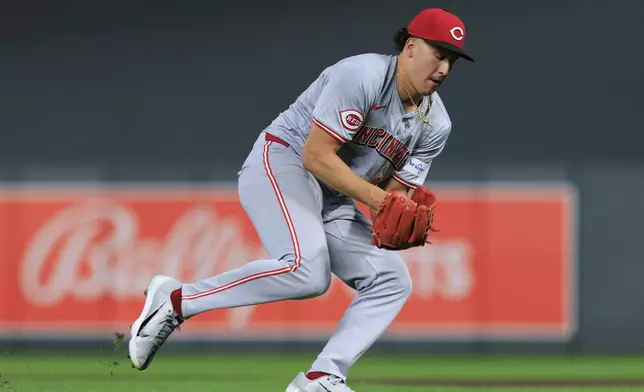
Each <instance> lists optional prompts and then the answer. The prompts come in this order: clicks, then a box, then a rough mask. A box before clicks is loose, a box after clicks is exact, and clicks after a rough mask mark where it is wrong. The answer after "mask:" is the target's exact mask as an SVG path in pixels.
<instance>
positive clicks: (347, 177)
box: [303, 152, 387, 209]
mask: <svg viewBox="0 0 644 392" xmlns="http://www.w3.org/2000/svg"><path fill="white" fill-rule="evenodd" d="M303 158H304V159H303V163H304V167H305V168H306V170H308V171H310V172H311V173H312V174H313V175H314V176H315V177H316V178H318V179H319V180H320V181H322V182H324V183H325V184H327V185H328V186H330V187H331V188H333V189H335V190H337V191H338V192H341V193H343V194H345V195H347V196H348V197H350V198H352V199H354V200H357V201H359V202H361V203H364V204H366V205H367V206H369V207H370V208H372V209H374V208H375V209H377V208H378V207H379V206H380V203H382V201H383V200H384V199H385V196H387V192H386V191H384V190H382V189H380V188H378V187H377V186H374V185H372V184H370V183H369V182H367V181H365V180H364V179H362V178H361V177H359V176H357V175H356V174H354V173H353V172H352V171H351V169H350V168H349V167H348V166H347V165H346V164H345V163H344V162H343V161H342V159H340V157H339V156H338V155H337V154H336V153H335V152H329V153H321V154H320V153H317V154H316V153H309V154H305V155H304V157H303Z"/></svg>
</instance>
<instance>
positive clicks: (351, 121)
mask: <svg viewBox="0 0 644 392" xmlns="http://www.w3.org/2000/svg"><path fill="white" fill-rule="evenodd" d="M340 122H341V123H342V126H343V127H344V128H346V129H347V130H349V131H357V130H358V129H360V127H361V126H362V123H364V115H363V114H362V113H360V112H359V111H357V110H354V109H349V110H343V111H341V112H340Z"/></svg>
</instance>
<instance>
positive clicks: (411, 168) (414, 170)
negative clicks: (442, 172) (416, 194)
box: [405, 158, 429, 177]
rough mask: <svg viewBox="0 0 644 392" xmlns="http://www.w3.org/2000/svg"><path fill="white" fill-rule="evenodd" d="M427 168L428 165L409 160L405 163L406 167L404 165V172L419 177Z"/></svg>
mask: <svg viewBox="0 0 644 392" xmlns="http://www.w3.org/2000/svg"><path fill="white" fill-rule="evenodd" d="M428 167H429V165H427V164H426V163H424V162H423V161H421V160H419V159H416V158H411V159H410V160H408V161H407V165H405V171H406V172H407V173H410V174H412V175H414V176H417V177H420V176H421V175H422V174H423V173H424V172H425V171H426V170H427V168H428Z"/></svg>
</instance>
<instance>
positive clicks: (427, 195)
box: [371, 187, 436, 250]
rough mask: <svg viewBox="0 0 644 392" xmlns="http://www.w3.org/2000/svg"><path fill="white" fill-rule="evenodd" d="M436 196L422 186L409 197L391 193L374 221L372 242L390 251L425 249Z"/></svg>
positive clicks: (432, 229)
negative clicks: (414, 248)
mask: <svg viewBox="0 0 644 392" xmlns="http://www.w3.org/2000/svg"><path fill="white" fill-rule="evenodd" d="M435 206H436V197H435V196H434V194H433V193H432V192H431V191H430V190H429V189H427V188H424V187H418V188H416V189H415V190H414V192H413V193H412V197H411V198H408V197H405V196H402V195H398V194H394V193H390V194H389V195H387V197H386V198H385V200H384V201H383V202H382V204H381V205H380V208H379V209H378V212H377V213H376V216H375V217H374V219H373V237H372V240H371V243H372V244H373V245H376V246H377V247H379V248H383V249H389V250H401V249H408V248H411V247H414V246H423V245H425V243H426V242H427V235H428V234H429V232H430V231H436V230H435V229H434V228H433V227H432V222H433V219H434V208H435Z"/></svg>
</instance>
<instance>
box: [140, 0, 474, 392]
mask: <svg viewBox="0 0 644 392" xmlns="http://www.w3.org/2000/svg"><path fill="white" fill-rule="evenodd" d="M464 41H465V27H464V25H463V23H462V21H461V20H460V19H459V18H458V17H457V16H455V15H453V14H451V13H448V12H446V11H444V10H442V9H425V10H423V11H421V12H420V13H418V14H417V15H416V16H415V17H414V18H413V20H412V21H411V22H410V24H409V25H408V27H406V28H402V29H400V30H399V31H398V33H397V34H396V36H395V44H396V48H397V50H398V52H399V53H398V54H397V55H383V54H374V53H369V54H360V55H356V56H352V57H348V58H344V59H342V60H340V61H338V62H337V63H335V64H333V65H331V66H329V67H327V68H326V69H324V70H323V71H322V72H321V74H320V75H319V77H318V78H317V79H316V80H315V81H314V82H313V83H312V84H311V85H310V86H309V87H308V88H307V89H306V90H305V91H304V92H303V93H302V94H301V95H300V96H299V97H298V98H297V99H296V100H295V102H294V103H293V104H292V105H290V106H289V108H288V109H287V110H285V111H284V112H282V113H281V114H279V116H277V118H276V119H275V120H274V121H273V122H272V123H271V124H270V125H269V126H268V127H267V128H266V129H265V130H263V131H262V132H261V133H260V135H259V137H258V139H257V140H256V142H255V144H254V146H253V147H252V150H251V151H250V153H249V155H248V157H247V158H246V160H245V162H244V163H243V166H242V168H241V171H240V172H239V182H238V191H239V198H240V202H241V204H242V206H243V208H244V210H245V211H246V213H247V214H248V216H249V218H250V220H251V221H252V223H253V225H254V227H255V228H256V230H257V233H258V235H259V237H260V239H261V241H262V245H263V247H264V248H265V250H266V252H267V253H268V255H269V258H267V259H266V260H255V261H251V262H249V263H248V264H245V265H244V266H242V267H240V268H238V269H234V270H231V271H228V272H224V273H222V274H220V275H217V276H213V277H210V278H207V279H203V280H200V281H197V282H192V283H188V282H180V281H178V280H176V279H174V278H172V277H168V276H161V275H159V276H156V277H154V278H153V279H152V281H151V282H150V285H149V286H148V288H147V291H146V299H145V305H144V307H143V311H142V312H141V315H140V317H139V318H138V319H137V320H136V321H135V322H134V323H133V324H132V326H131V330H130V333H131V339H130V341H129V354H130V358H131V361H132V363H133V365H134V367H136V368H138V369H140V370H143V369H146V368H147V367H148V366H149V365H150V362H151V361H152V358H153V357H154V355H155V354H156V352H157V351H158V350H159V348H160V347H161V346H162V345H163V343H164V342H165V341H166V339H167V338H168V336H169V335H170V334H171V333H172V332H173V331H174V330H175V329H176V327H177V326H179V325H180V324H181V323H183V322H184V320H188V319H189V318H191V317H193V316H195V315H197V314H200V313H203V312H207V311H211V310H216V309H226V308H233V307H239V306H249V305H257V304H263V303H269V302H274V301H282V300H293V299H306V298H313V297H317V296H320V295H322V294H324V293H325V292H326V290H327V289H328V288H329V285H330V282H331V274H332V273H333V274H334V275H336V276H337V277H338V278H340V279H341V280H342V281H343V282H344V283H345V284H347V285H349V286H350V287H352V288H354V289H355V291H356V295H355V298H354V299H353V301H352V303H351V305H350V306H349V308H348V309H347V310H346V313H345V314H344V315H343V317H342V319H341V320H340V321H339V325H338V326H337V329H336V330H335V332H334V333H333V335H332V336H331V338H330V339H329V341H328V343H327V344H326V346H325V347H324V349H323V350H322V352H321V353H319V356H318V357H317V359H316V360H315V361H314V362H313V364H312V365H311V366H310V368H309V369H308V371H306V372H302V373H299V374H298V375H297V376H296V377H295V378H294V379H293V380H292V382H291V383H290V384H289V385H288V386H287V388H286V391H287V392H348V391H352V390H351V389H350V388H349V387H348V386H347V384H346V379H347V374H348V372H349V369H350V368H351V366H352V365H353V364H354V363H355V362H356V361H357V360H358V359H359V358H360V357H361V356H362V355H363V354H364V353H365V352H366V351H367V350H368V349H369V347H371V346H372V344H373V343H374V342H375V341H376V340H377V339H378V338H379V337H380V336H381V335H382V334H383V333H384V332H385V330H386V329H387V328H388V326H389V325H390V324H391V322H392V321H393V320H394V318H395V317H396V316H397V314H398V313H399V311H400V310H401V308H402V307H403V305H404V303H405V301H406V299H407V297H408V296H409V295H410V293H411V278H410V275H409V272H408V270H407V267H406V265H405V263H404V262H403V260H402V259H401V257H400V256H399V254H398V253H397V252H396V250H399V249H407V248H410V247H413V246H422V245H424V244H425V243H426V242H427V241H428V234H430V233H431V231H432V230H434V228H433V226H432V221H433V216H434V215H433V214H434V207H435V205H436V198H435V197H434V194H433V193H432V192H431V191H430V190H429V189H428V188H426V187H424V186H423V184H424V182H425V178H426V176H427V173H428V171H429V168H430V165H431V164H432V161H433V160H434V159H435V158H436V157H437V156H438V155H439V154H440V153H441V151H442V150H443V148H444V147H445V143H446V140H447V138H448V136H449V134H450V131H451V122H450V119H449V116H448V114H447V111H446V109H445V106H444V104H443V102H442V101H441V99H440V97H439V96H438V94H437V93H436V90H437V89H438V87H439V86H440V85H441V84H442V83H443V81H444V80H445V78H446V77H447V76H448V75H449V73H450V71H451V69H452V67H453V65H454V62H455V61H456V60H457V59H458V58H460V57H462V58H465V59H467V60H470V61H473V59H472V58H471V57H469V56H468V55H467V54H466V53H465V52H464V51H463V44H464ZM356 201H358V202H361V203H364V204H366V205H367V206H369V207H370V209H371V218H372V219H371V220H370V219H368V218H367V217H366V216H365V215H363V214H362V213H361V211H360V210H359V209H358V207H357V205H356V203H355V202H356ZM319 311H320V312H323V311H324V310H323V309H320V310H319ZM286 328H288V327H286ZM287 332H288V331H287Z"/></svg>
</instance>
